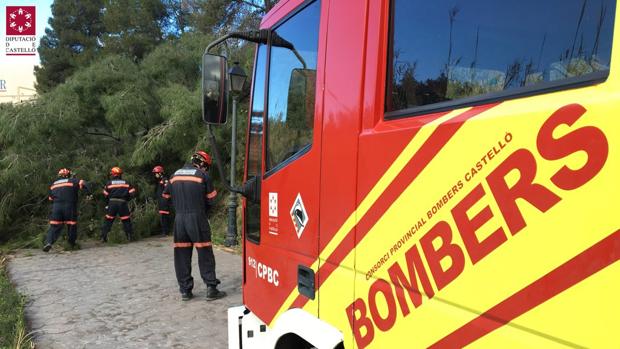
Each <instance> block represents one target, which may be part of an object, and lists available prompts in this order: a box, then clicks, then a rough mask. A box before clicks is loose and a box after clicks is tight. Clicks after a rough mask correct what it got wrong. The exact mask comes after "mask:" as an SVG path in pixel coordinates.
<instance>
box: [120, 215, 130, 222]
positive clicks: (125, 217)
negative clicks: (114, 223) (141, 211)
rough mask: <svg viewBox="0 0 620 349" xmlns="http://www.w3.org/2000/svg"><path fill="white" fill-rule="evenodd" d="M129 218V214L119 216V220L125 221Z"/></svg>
mask: <svg viewBox="0 0 620 349" xmlns="http://www.w3.org/2000/svg"><path fill="white" fill-rule="evenodd" d="M129 218H131V217H130V216H121V221H126V220H128V219H129Z"/></svg>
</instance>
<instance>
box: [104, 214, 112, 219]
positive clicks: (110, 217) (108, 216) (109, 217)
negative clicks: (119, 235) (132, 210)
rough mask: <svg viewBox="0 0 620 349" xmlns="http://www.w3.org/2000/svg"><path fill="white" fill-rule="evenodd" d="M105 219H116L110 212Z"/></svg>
mask: <svg viewBox="0 0 620 349" xmlns="http://www.w3.org/2000/svg"><path fill="white" fill-rule="evenodd" d="M105 219H114V217H113V216H110V215H109V214H107V215H105Z"/></svg>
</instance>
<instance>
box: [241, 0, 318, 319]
mask: <svg viewBox="0 0 620 349" xmlns="http://www.w3.org/2000/svg"><path fill="white" fill-rule="evenodd" d="M320 11H321V6H320V1H314V2H310V3H308V4H306V5H303V6H302V7H301V8H300V9H298V10H297V11H296V12H294V13H293V14H292V15H291V16H287V17H286V18H285V19H283V20H280V21H279V22H277V23H275V25H273V26H272V28H273V29H272V31H271V41H270V45H269V46H265V45H260V46H259V48H258V51H257V56H256V67H257V68H256V71H255V80H254V87H253V99H252V111H251V114H250V116H251V117H250V123H249V133H248V153H247V163H246V179H247V178H251V177H253V176H257V177H258V178H260V181H261V201H260V204H253V203H246V205H245V229H246V230H245V232H246V234H245V237H246V239H245V241H244V243H245V278H244V303H245V304H246V306H247V307H248V308H250V310H251V311H253V312H254V313H255V314H257V315H258V316H259V318H261V319H262V320H263V321H264V322H266V323H268V324H270V323H271V321H272V320H273V319H274V317H275V316H276V314H277V313H278V311H283V310H286V309H283V307H284V306H283V304H285V303H288V302H285V301H286V300H287V299H289V298H290V295H291V294H292V293H293V292H296V290H297V289H298V281H299V285H301V286H300V288H299V289H300V290H301V292H302V294H304V295H305V296H306V297H308V298H309V299H314V301H310V302H308V303H307V304H306V305H305V307H304V309H306V310H307V311H309V312H311V313H314V314H316V313H317V304H318V302H317V301H316V299H315V298H316V297H315V290H314V280H315V277H314V273H315V272H316V269H314V270H312V269H311V268H310V267H311V266H312V264H313V263H314V262H315V261H316V259H317V256H318V227H319V184H320V158H321V141H320V140H321V122H322V120H321V119H322V118H321V108H320V105H321V103H320V102H319V101H317V95H318V94H317V92H316V91H317V86H320V81H319V82H317V78H318V75H317V70H318V71H321V66H320V65H321V64H319V63H318V57H320V56H321V55H320V54H319V51H320V48H319V18H320ZM319 99H320V98H319ZM261 164H262V168H261Z"/></svg>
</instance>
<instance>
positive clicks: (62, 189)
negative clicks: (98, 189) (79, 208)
mask: <svg viewBox="0 0 620 349" xmlns="http://www.w3.org/2000/svg"><path fill="white" fill-rule="evenodd" d="M81 189H82V190H85V191H86V193H87V194H90V188H89V186H88V184H87V183H86V181H84V180H82V179H77V178H59V179H57V180H55V181H54V182H52V184H51V185H50V190H49V200H50V201H52V202H53V203H54V204H70V205H76V204H77V201H78V191H80V190H81Z"/></svg>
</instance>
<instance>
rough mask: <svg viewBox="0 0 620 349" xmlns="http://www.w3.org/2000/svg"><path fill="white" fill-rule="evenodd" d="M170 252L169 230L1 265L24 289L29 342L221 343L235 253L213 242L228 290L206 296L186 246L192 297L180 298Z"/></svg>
mask: <svg viewBox="0 0 620 349" xmlns="http://www.w3.org/2000/svg"><path fill="white" fill-rule="evenodd" d="M172 254H173V248H172V239H171V238H170V237H168V238H151V239H146V240H142V241H138V242H135V243H130V244H126V245H116V246H100V247H91V248H88V247H85V248H83V249H82V250H79V251H74V252H61V251H59V250H57V249H54V250H52V251H51V252H49V253H48V254H45V253H43V252H39V251H25V252H21V253H19V254H18V255H17V256H15V257H14V258H12V259H11V261H10V263H9V273H10V276H11V279H12V280H13V282H14V283H15V284H16V286H17V289H18V290H19V292H20V293H22V294H24V295H26V296H27V297H28V303H27V307H26V317H27V319H28V321H29V323H30V329H31V330H33V331H35V342H36V345H37V348H41V349H47V348H50V349H55V348H71V349H74V348H89V349H90V348H226V347H227V343H228V341H227V320H226V309H227V308H229V307H230V306H235V305H240V304H241V257H240V256H238V255H235V254H231V253H228V252H225V251H221V250H218V249H216V250H215V259H216V263H217V267H216V271H217V276H218V278H219V279H220V280H221V281H222V284H221V285H220V289H221V290H224V291H226V292H227V293H228V296H227V297H226V298H223V299H220V300H216V301H213V302H207V301H205V294H206V287H205V286H204V284H203V282H202V280H201V279H200V275H199V273H198V266H197V264H196V260H197V257H198V256H197V255H196V253H194V258H193V261H194V265H193V270H192V273H193V276H194V283H195V285H196V286H195V287H194V299H192V300H191V301H189V302H181V300H180V296H179V293H178V286H177V283H176V278H175V276H174V266H173V259H172Z"/></svg>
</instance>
